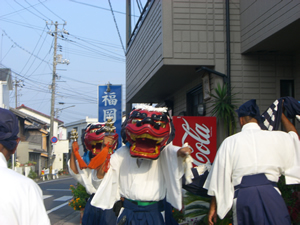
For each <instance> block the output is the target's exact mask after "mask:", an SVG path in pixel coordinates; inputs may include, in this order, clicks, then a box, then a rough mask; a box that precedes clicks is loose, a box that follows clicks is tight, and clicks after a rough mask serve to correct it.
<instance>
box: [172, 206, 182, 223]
mask: <svg viewBox="0 0 300 225" xmlns="http://www.w3.org/2000/svg"><path fill="white" fill-rule="evenodd" d="M172 214H173V218H174V219H175V220H176V221H177V222H178V223H181V222H183V220H184V219H185V216H184V212H183V210H177V209H175V208H173V210H172Z"/></svg>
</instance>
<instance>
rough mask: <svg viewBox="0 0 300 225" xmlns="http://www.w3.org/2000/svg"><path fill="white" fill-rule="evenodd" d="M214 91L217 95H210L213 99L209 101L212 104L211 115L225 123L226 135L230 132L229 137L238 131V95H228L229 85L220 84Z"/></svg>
mask: <svg viewBox="0 0 300 225" xmlns="http://www.w3.org/2000/svg"><path fill="white" fill-rule="evenodd" d="M214 90H215V94H212V93H211V94H210V96H211V97H212V99H211V100H210V101H209V102H210V103H212V106H211V107H212V110H211V113H212V115H213V116H216V117H217V118H218V119H220V120H222V121H223V122H224V129H225V133H226V131H227V130H228V135H232V134H234V133H235V131H236V120H235V115H236V112H235V109H237V106H236V105H235V103H236V102H237V99H236V98H235V96H236V94H230V95H228V86H227V84H224V85H223V86H221V85H220V84H218V86H217V88H215V89H214ZM231 93H232V90H231Z"/></svg>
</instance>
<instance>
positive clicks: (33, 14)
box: [14, 0, 46, 21]
mask: <svg viewBox="0 0 300 225" xmlns="http://www.w3.org/2000/svg"><path fill="white" fill-rule="evenodd" d="M14 1H15V3H17V4H18V5H19V6H21V7H22V8H24V9H25V10H27V11H28V12H30V13H31V14H33V15H35V16H36V17H38V18H40V19H42V20H44V21H46V20H45V19H44V18H42V17H40V16H38V15H37V14H35V13H33V12H31V11H30V10H29V9H28V8H30V7H27V8H25V7H24V6H23V5H21V4H20V3H18V2H17V1H16V0H14Z"/></svg>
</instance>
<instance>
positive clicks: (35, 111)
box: [17, 104, 64, 125]
mask: <svg viewBox="0 0 300 225" xmlns="http://www.w3.org/2000/svg"><path fill="white" fill-rule="evenodd" d="M17 109H27V110H28V111H31V112H34V113H36V114H39V115H41V116H44V117H46V118H49V119H50V116H48V115H46V114H44V113H41V112H39V111H37V110H34V109H32V108H29V107H27V106H25V105H24V104H22V105H21V106H19V107H17ZM54 120H55V121H56V122H57V123H58V124H59V125H61V124H64V122H63V121H61V120H59V119H56V118H54Z"/></svg>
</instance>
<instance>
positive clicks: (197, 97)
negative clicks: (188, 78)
mask: <svg viewBox="0 0 300 225" xmlns="http://www.w3.org/2000/svg"><path fill="white" fill-rule="evenodd" d="M203 106H204V102H203V90H202V85H201V86H199V87H197V88H195V89H193V90H192V91H190V92H189V93H187V115H188V116H204V115H205V111H204V110H203V112H201V110H202V107H203Z"/></svg>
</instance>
